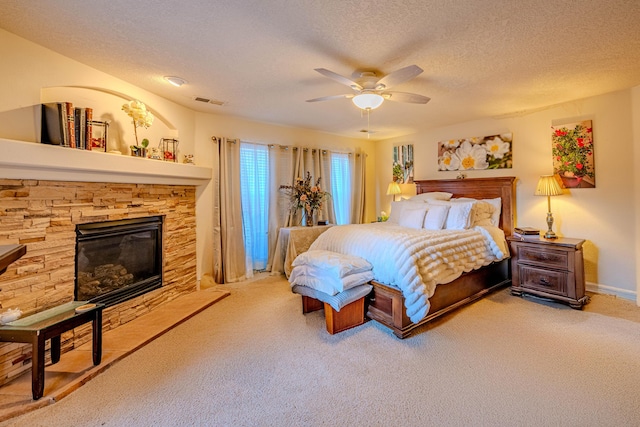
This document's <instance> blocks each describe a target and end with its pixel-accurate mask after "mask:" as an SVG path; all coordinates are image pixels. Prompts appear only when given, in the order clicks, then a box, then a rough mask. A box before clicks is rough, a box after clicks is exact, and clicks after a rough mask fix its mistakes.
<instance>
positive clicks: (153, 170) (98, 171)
mask: <svg viewBox="0 0 640 427" xmlns="http://www.w3.org/2000/svg"><path fill="white" fill-rule="evenodd" d="M211 175H212V174H211V168H207V167H202V166H195V165H187V164H180V163H173V162H163V161H161V160H150V159H144V158H139V157H131V156H124V155H117V154H110V153H100V152H95V151H85V150H77V149H73V148H64V147H60V146H55V145H48V144H39V143H34V142H23V141H14V140H10V139H1V138H0V178H8V179H37V180H47V181H78V182H117V183H136V184H138V183H139V184H168V185H202V184H207V183H208V182H209V180H211Z"/></svg>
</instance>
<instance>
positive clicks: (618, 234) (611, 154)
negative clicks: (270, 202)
mask: <svg viewBox="0 0 640 427" xmlns="http://www.w3.org/2000/svg"><path fill="white" fill-rule="evenodd" d="M639 92H640V91H639V90H638V88H636V89H634V90H633V91H631V90H625V91H620V92H614V93H609V94H605V95H602V96H598V97H593V98H588V99H584V100H580V101H575V102H570V103H567V104H563V105H561V106H556V107H553V108H549V109H547V110H544V111H538V112H535V113H531V114H528V115H522V116H519V117H511V118H501V119H485V120H478V121H474V122H467V123H460V124H456V125H453V126H448V127H443V128H437V129H433V130H431V131H429V132H425V133H420V134H415V135H412V136H410V137H404V138H396V139H393V140H387V141H382V142H379V143H378V144H377V155H376V168H377V169H378V170H382V171H387V172H386V173H384V174H380V175H379V176H378V186H379V188H380V190H381V191H380V192H379V195H378V197H379V202H378V205H377V210H380V209H385V208H387V209H388V207H389V204H390V201H391V197H390V196H385V195H384V192H383V189H385V188H386V186H385V183H387V182H389V181H390V180H391V164H392V147H393V146H394V145H404V144H414V163H415V179H443V178H455V177H456V175H457V172H439V171H438V165H437V142H438V141H442V140H448V139H454V138H455V139H458V138H465V137H471V136H483V135H494V134H499V133H505V132H512V133H513V168H512V169H502V170H492V171H470V172H466V174H467V176H468V177H469V178H471V177H485V176H507V175H508V176H515V177H517V178H518V181H517V184H516V196H517V207H516V223H517V224H519V225H529V226H535V227H538V228H541V229H546V223H545V216H546V208H547V203H546V198H544V197H536V196H533V193H534V190H535V186H536V183H537V181H538V177H539V176H540V175H544V174H549V173H552V170H553V165H552V159H551V126H552V123H554V124H558V123H563V122H565V123H568V122H571V121H573V120H575V119H578V118H580V119H591V120H593V132H594V144H595V152H594V156H595V157H594V158H595V169H596V188H594V189H572V190H567V191H565V194H564V195H563V196H559V197H554V198H552V200H551V210H552V212H553V214H554V218H555V224H554V231H556V233H558V234H559V235H561V236H566V237H575V238H583V239H586V240H587V243H586V244H585V247H584V251H585V254H584V255H585V264H586V265H585V270H586V275H587V281H588V282H589V283H588V287H589V288H590V289H592V290H598V291H601V292H606V293H614V294H617V295H619V296H622V297H624V298H628V299H633V300H635V299H636V295H637V292H636V288H637V286H638V278H637V273H636V268H635V266H634V262H633V261H634V260H636V259H638V254H637V251H638V250H637V248H636V240H637V237H636V236H637V234H636V233H637V231H636V229H637V227H638V223H637V220H636V216H638V215H637V214H636V212H638V213H640V211H639V210H638V209H640V208H639V207H638V204H639V203H640V202H638V198H639V197H640V196H637V194H638V189H640V184H638V177H637V176H636V175H635V172H634V169H635V165H636V164H638V156H639V154H638V153H636V154H635V161H634V156H633V153H634V127H633V120H632V93H633V95H634V96H633V100H634V101H635V102H636V103H639V102H640V94H639ZM635 121H636V122H638V112H637V111H636V113H635ZM635 132H636V135H635V140H636V142H635V146H636V147H638V130H637V129H636V131H635ZM636 151H637V150H636Z"/></svg>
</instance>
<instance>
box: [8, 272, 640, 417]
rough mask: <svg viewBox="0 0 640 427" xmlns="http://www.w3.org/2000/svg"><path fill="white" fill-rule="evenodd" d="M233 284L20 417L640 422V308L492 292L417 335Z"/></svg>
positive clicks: (268, 286) (262, 284)
mask: <svg viewBox="0 0 640 427" xmlns="http://www.w3.org/2000/svg"><path fill="white" fill-rule="evenodd" d="M226 288H227V289H229V290H231V292H232V294H231V296H229V297H227V298H226V299H224V300H222V301H220V302H218V303H217V304H215V305H213V306H212V307H210V308H208V309H207V310H205V311H203V312H202V313H200V314H198V315H197V316H195V317H193V318H191V319H190V320H188V321H186V322H185V323H183V324H182V325H180V326H178V327H176V328H175V329H173V330H171V331H170V332H168V333H166V334H164V335H162V336H161V337H160V338H158V339H157V340H155V341H153V342H151V343H150V344H148V345H147V346H145V347H143V348H142V349H140V350H138V351H136V352H135V353H134V354H132V355H130V356H128V357H127V358H125V359H124V360H122V361H120V362H119V363H117V364H116V365H114V366H113V367H111V368H110V369H108V370H107V371H105V372H104V373H102V374H100V375H99V376H97V377H96V378H94V379H93V380H92V381H90V382H89V383H88V384H86V385H85V386H83V387H81V388H80V389H78V390H77V391H75V392H73V393H72V394H71V395H69V396H68V397H66V398H64V399H63V400H61V401H60V402H57V403H55V404H54V405H51V406H48V407H46V408H42V409H39V410H37V411H35V412H32V413H29V414H26V415H24V416H22V417H20V418H16V419H14V420H11V421H10V422H9V423H7V424H4V425H17V426H123V425H128V426H151V425H155V426H158V425H163V426H164V425H167V426H190V425H202V426H205V425H206V426H317V425H330V426H343V425H348V426H390V425H393V426H432V425H433V426H435V425H438V426H448V425H451V426H471V425H473V426H484V425H486V426H560V425H562V426H631V425H634V426H635V425H640V309H639V308H637V307H635V305H634V304H633V303H631V302H628V301H624V300H620V299H616V298H613V297H605V296H597V295H596V296H594V298H593V301H592V303H591V304H589V305H588V306H587V307H586V308H585V310H584V311H576V310H573V309H570V308H568V307H565V306H562V305H559V304H555V303H548V302H541V301H539V300H534V299H531V298H526V299H523V298H518V297H512V296H511V295H510V294H509V292H508V290H506V289H505V290H503V291H500V292H498V293H495V294H493V295H491V296H489V297H487V298H485V299H483V300H480V301H478V302H476V303H474V304H472V305H470V306H468V307H465V308H463V309H461V310H458V311H457V312H455V313H453V314H452V315H450V316H447V317H446V318H445V319H443V320H440V321H438V322H436V323H433V324H432V325H431V326H427V327H424V328H422V329H420V330H418V331H417V333H416V335H414V336H412V337H411V338H408V339H406V340H399V339H397V338H395V337H394V336H393V335H392V334H391V333H390V331H389V330H388V329H386V328H384V327H383V326H381V325H379V324H377V323H375V322H368V323H366V324H365V325H363V326H360V327H358V328H355V329H351V330H349V331H346V332H343V333H340V334H337V335H334V336H331V335H329V334H328V333H327V332H326V330H325V326H324V318H323V317H322V314H321V313H318V312H316V313H310V314H307V315H303V314H302V313H301V307H300V299H299V298H300V297H299V296H298V295H294V294H292V293H291V292H290V291H289V286H288V283H287V282H286V281H285V280H284V279H281V278H274V277H266V278H264V279H262V280H258V281H253V282H248V283H241V284H236V285H233V286H227V287H226Z"/></svg>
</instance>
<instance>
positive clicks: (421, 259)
mask: <svg viewBox="0 0 640 427" xmlns="http://www.w3.org/2000/svg"><path fill="white" fill-rule="evenodd" d="M309 249H310V250H313V249H324V250H328V251H333V252H338V253H342V254H350V255H356V256H359V257H362V258H364V259H365V260H367V261H369V262H370V263H371V264H372V265H373V275H374V277H375V280H376V281H378V282H380V283H384V284H387V285H392V286H396V287H397V288H399V289H400V290H401V291H402V294H403V296H404V299H405V306H406V308H407V316H409V318H410V319H411V321H412V322H414V323H416V322H419V321H420V320H422V319H423V318H424V317H425V316H426V315H427V313H428V312H429V306H430V304H429V298H430V297H431V296H432V295H433V293H434V292H435V289H436V285H439V284H444V283H448V282H450V281H452V280H454V279H456V278H458V277H459V276H460V275H462V273H464V272H468V271H471V270H474V269H477V268H480V267H483V266H485V265H488V264H491V263H492V262H494V261H499V260H501V259H503V258H505V257H506V256H508V250H507V246H506V242H505V238H504V233H503V232H502V230H500V229H499V228H497V227H474V228H473V229H470V230H438V231H433V230H425V229H420V230H416V229H412V228H407V227H402V226H399V225H397V224H389V223H372V224H352V225H341V226H336V227H332V228H329V229H328V230H327V231H325V232H324V233H322V234H321V235H320V236H319V237H318V238H317V239H316V241H315V242H314V243H313V244H312V245H311V247H310V248H309Z"/></svg>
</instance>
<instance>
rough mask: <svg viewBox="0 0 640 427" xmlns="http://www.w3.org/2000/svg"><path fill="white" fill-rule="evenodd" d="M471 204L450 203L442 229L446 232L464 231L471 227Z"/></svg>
mask: <svg viewBox="0 0 640 427" xmlns="http://www.w3.org/2000/svg"><path fill="white" fill-rule="evenodd" d="M473 204H474V203H473V202H458V203H451V207H450V208H449V213H448V214H447V222H446V224H445V227H444V228H446V229H447V230H464V229H466V228H469V227H471V221H472V220H473Z"/></svg>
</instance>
